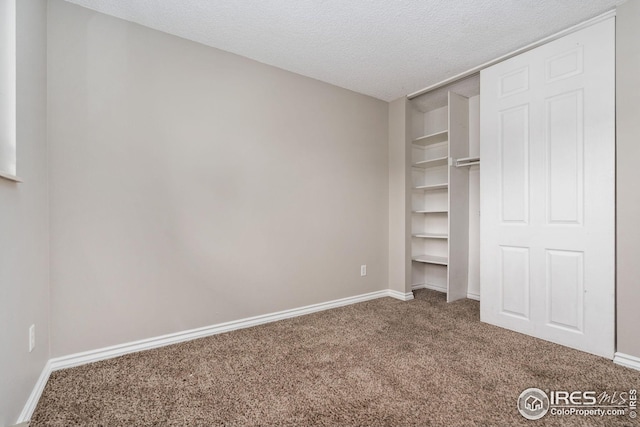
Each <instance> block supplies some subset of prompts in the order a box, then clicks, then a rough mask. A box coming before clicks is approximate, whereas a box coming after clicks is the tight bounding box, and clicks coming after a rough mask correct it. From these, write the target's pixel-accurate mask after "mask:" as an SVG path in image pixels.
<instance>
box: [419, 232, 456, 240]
mask: <svg viewBox="0 0 640 427" xmlns="http://www.w3.org/2000/svg"><path fill="white" fill-rule="evenodd" d="M412 236H413V237H420V238H422V239H448V238H449V235H448V234H437V233H414V234H412Z"/></svg>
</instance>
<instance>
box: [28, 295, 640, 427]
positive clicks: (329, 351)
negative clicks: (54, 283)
mask: <svg viewBox="0 0 640 427" xmlns="http://www.w3.org/2000/svg"><path fill="white" fill-rule="evenodd" d="M529 387H538V388H540V389H543V390H545V389H550V390H553V389H562V390H596V391H609V392H610V393H612V392H613V391H624V390H629V389H631V388H636V389H640V372H638V371H634V370H631V369H627V368H623V367H620V366H616V365H614V364H613V363H612V362H611V361H610V360H606V359H603V358H600V357H596V356H592V355H589V354H586V353H582V352H579V351H574V350H571V349H568V348H565V347H562V346H558V345H555V344H552V343H549V342H545V341H542V340H538V339H535V338H531V337H528V336H525V335H521V334H518V333H515V332H510V331H507V330H504V329H501V328H497V327H494V326H490V325H487V324H483V323H480V321H479V303H477V302H475V301H471V300H462V301H458V302H454V303H451V304H447V303H446V302H445V300H444V295H443V294H440V293H437V292H433V291H418V292H416V299H415V300H413V301H410V302H401V301H397V300H394V299H391V298H382V299H377V300H373V301H368V302H364V303H360V304H355V305H352V306H348V307H343V308H337V309H333V310H329V311H324V312H320V313H315V314H311V315H307V316H303V317H298V318H295V319H289V320H283V321H279V322H275V323H271V324H267V325H262V326H258V327H254V328H250V329H244V330H239V331H234V332H230V333H226V334H221V335H216V336H212V337H208V338H203V339H198V340H195V341H190V342H187V343H182V344H177V345H173V346H169V347H164V348H160V349H155V350H149V351H145V352H141V353H136V354H131V355H127V356H123V357H119V358H116V359H111V360H106V361H103V362H97V363H94V364H90V365H85V366H81V367H77V368H72V369H67V370H63V371H58V372H54V373H53V374H52V376H51V378H50V379H49V382H48V383H47V386H46V388H45V390H44V393H43V395H42V398H41V399H40V402H39V404H38V407H37V409H36V411H35V413H34V415H33V417H32V422H31V426H68V425H83V426H93V425H105V426H138V425H147V426H151V425H174V426H190V425H203V426H204V425H206V426H217V425H229V426H258V425H260V426H481V425H482V426H485V425H491V426H494V425H495V426H516V425H523V426H524V425H527V426H550V425H581V426H582V425H584V426H587V425H589V426H598V425H602V426H605V425H606V426H622V425H640V424H639V422H638V420H637V419H636V420H632V419H631V418H629V416H618V417H604V418H595V417H580V416H565V417H557V416H556V417H553V416H551V415H550V414H547V415H546V416H545V417H544V418H542V419H540V420H537V421H529V420H526V419H524V418H523V417H522V416H521V415H520V414H519V413H518V411H517V409H516V401H517V398H518V395H519V394H520V392H521V391H522V390H524V389H526V388H529Z"/></svg>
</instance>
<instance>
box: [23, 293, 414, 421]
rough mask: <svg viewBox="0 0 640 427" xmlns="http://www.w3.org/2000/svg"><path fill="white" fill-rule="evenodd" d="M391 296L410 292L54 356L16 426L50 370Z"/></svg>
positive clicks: (409, 295) (409, 296) (405, 298)
mask: <svg viewBox="0 0 640 427" xmlns="http://www.w3.org/2000/svg"><path fill="white" fill-rule="evenodd" d="M382 297H391V298H396V299H399V300H402V301H409V300H412V299H413V293H411V292H408V293H406V294H404V293H402V292H399V291H395V290H391V289H384V290H381V291H375V292H369V293H367V294H361V295H356V296H353V297H347V298H341V299H337V300H333V301H327V302H322V303H319V304H312V305H307V306H304V307H299V308H293V309H290V310H283V311H278V312H276V313H270V314H264V315H260V316H254V317H248V318H246V319H240V320H233V321H231V322H225V323H219V324H217V325H211V326H205V327H202V328H196V329H191V330H188V331H182V332H176V333H173V334H167V335H162V336H159V337H154V338H147V339H143V340H139V341H133V342H129V343H125V344H118V345H114V346H110V347H104V348H100V349H96V350H90V351H84V352H82V353H76V354H70V355H68V356H62V357H55V358H53V359H50V360H49V361H48V362H47V364H46V365H45V367H44V369H43V370H42V374H41V375H40V378H38V382H37V383H36V385H35V387H34V388H33V391H32V392H31V395H30V396H29V399H28V400H27V403H26V404H25V406H24V408H23V410H22V413H21V414H20V417H19V418H18V421H17V423H18V424H19V423H22V422H26V421H29V420H30V419H31V416H32V415H33V411H35V409H36V406H37V405H38V400H39V399H40V396H41V395H42V391H43V390H44V387H45V385H46V384H47V380H48V379H49V375H50V374H51V372H53V371H57V370H60V369H66V368H72V367H74V366H80V365H85V364H87V363H92V362H98V361H100V360H106V359H111V358H114V357H118V356H122V355H125V354H129V353H135V352H138V351H143V350H150V349H152V348H158V347H164V346H166V345H171V344H177V343H180V342H184V341H190V340H193V339H197V338H203V337H207V336H210V335H216V334H221V333H224V332H230V331H234V330H237V329H244V328H249V327H251V326H257V325H262V324H265V323H270V322H276V321H278V320H283V319H289V318H292V317H298V316H303V315H305V314H311V313H315V312H318V311H324V310H329V309H331V308H337V307H343V306H345V305H351V304H356V303H359V302H364V301H369V300H372V299H377V298H382Z"/></svg>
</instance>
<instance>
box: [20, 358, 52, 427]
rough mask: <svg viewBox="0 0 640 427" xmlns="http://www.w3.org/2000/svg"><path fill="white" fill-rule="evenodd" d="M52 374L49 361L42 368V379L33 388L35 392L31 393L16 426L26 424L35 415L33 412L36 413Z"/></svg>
mask: <svg viewBox="0 0 640 427" xmlns="http://www.w3.org/2000/svg"><path fill="white" fill-rule="evenodd" d="M51 372H52V370H51V360H47V363H46V364H45V365H44V368H42V372H41V373H40V377H38V381H37V382H36V385H35V386H34V387H33V390H32V391H31V394H30V395H29V398H28V399H27V403H25V405H24V408H22V412H21V413H20V416H19V417H18V420H17V421H16V424H22V423H26V422H27V421H29V420H30V419H31V415H33V411H35V410H36V406H38V401H39V400H40V396H42V392H43V391H44V386H46V385H47V381H48V380H49V375H51Z"/></svg>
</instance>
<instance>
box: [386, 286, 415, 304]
mask: <svg viewBox="0 0 640 427" xmlns="http://www.w3.org/2000/svg"><path fill="white" fill-rule="evenodd" d="M387 291H388V292H389V296H390V297H391V298H395V299H399V300H400V301H411V300H412V299H413V292H406V293H403V292H400V291H396V290H393V289H387Z"/></svg>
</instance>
